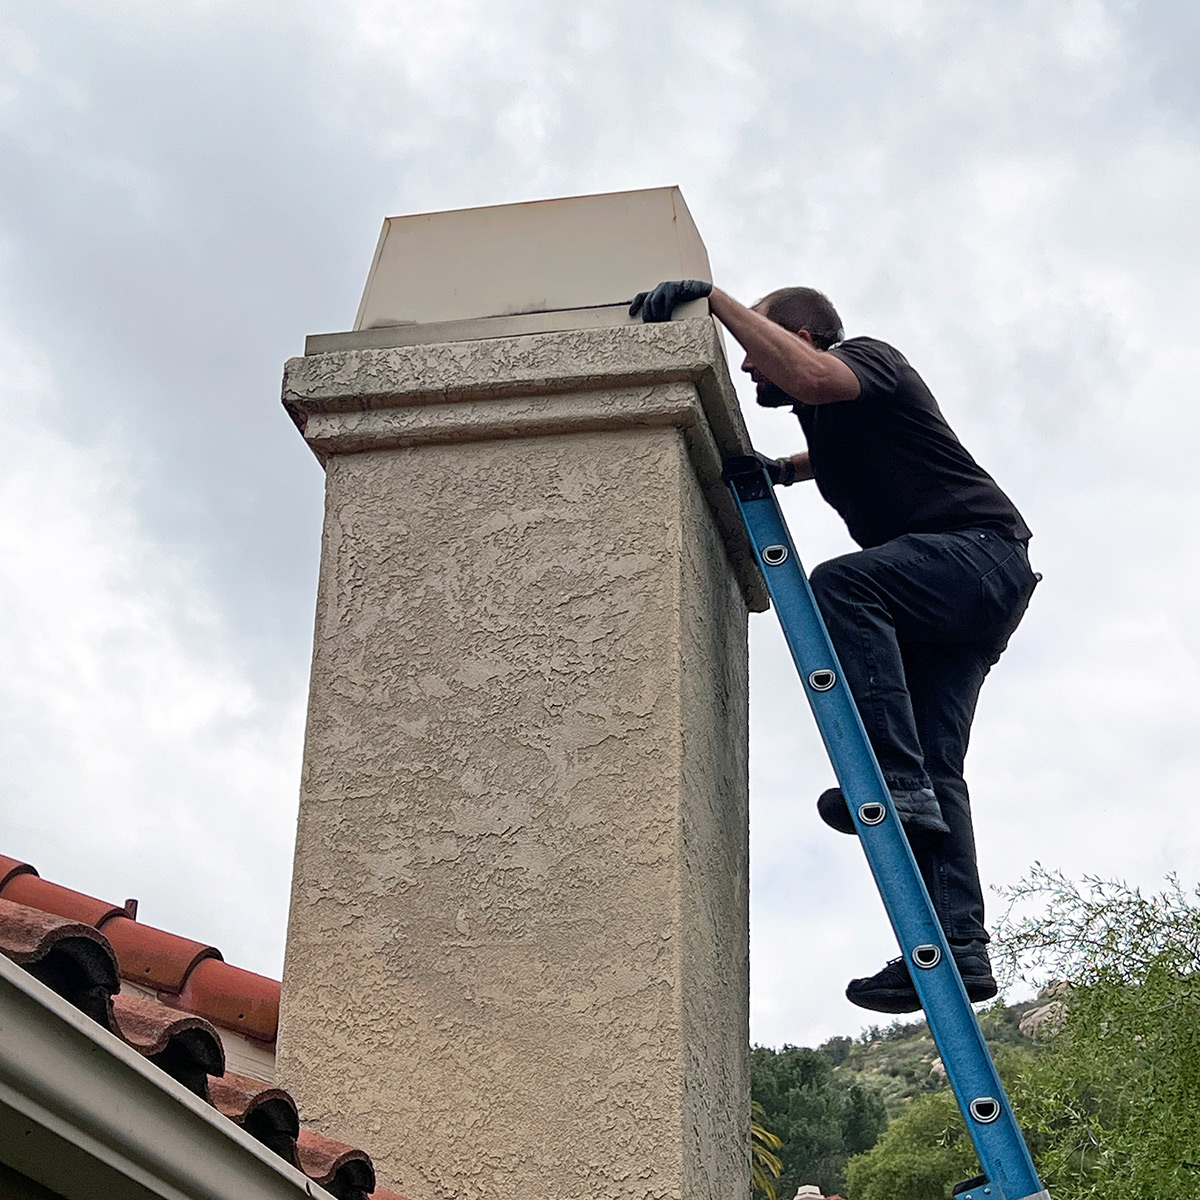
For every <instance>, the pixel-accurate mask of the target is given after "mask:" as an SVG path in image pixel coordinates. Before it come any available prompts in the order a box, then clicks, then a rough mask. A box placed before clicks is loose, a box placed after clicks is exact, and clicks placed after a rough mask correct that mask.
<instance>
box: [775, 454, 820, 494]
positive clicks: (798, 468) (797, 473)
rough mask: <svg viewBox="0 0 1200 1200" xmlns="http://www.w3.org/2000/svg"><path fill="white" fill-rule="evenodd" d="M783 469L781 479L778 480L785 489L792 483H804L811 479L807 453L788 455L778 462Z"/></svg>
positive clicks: (811, 473) (811, 474) (810, 466)
mask: <svg viewBox="0 0 1200 1200" xmlns="http://www.w3.org/2000/svg"><path fill="white" fill-rule="evenodd" d="M779 463H780V465H781V466H782V467H783V478H782V479H781V480H780V483H782V484H783V485H784V486H785V487H787V486H789V485H791V484H793V483H804V481H805V480H808V479H811V478H812V477H813V469H812V463H810V462H809V461H808V451H807V450H801V451H800V453H799V454H789V455H788V456H787V457H786V458H781V459H780V460H779Z"/></svg>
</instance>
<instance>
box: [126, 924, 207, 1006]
mask: <svg viewBox="0 0 1200 1200" xmlns="http://www.w3.org/2000/svg"><path fill="white" fill-rule="evenodd" d="M104 936H105V937H106V938H108V940H109V942H110V943H111V944H112V948H113V949H114V950H115V951H116V952H117V962H118V963H119V964H120V967H121V975H122V976H123V977H124V978H125V979H128V980H129V981H130V982H132V983H138V984H141V985H142V987H152V988H157V989H158V990H160V991H164V992H175V993H178V992H179V991H180V989H181V988H182V987H183V985H184V981H185V980H186V979H187V977H188V974H189V972H190V971H191V970H192V968H193V967H194V966H195V965H196V964H197V963H199V962H202V961H203V960H204V959H206V958H220V957H221V952H220V951H219V950H218V949H217V948H216V947H215V946H206V945H204V944H203V942H193V941H192V940H191V938H185V937H180V936H179V935H178V934H177V933H167V931H166V930H164V929H155V928H154V926H153V925H143V924H142V923H141V922H140V921H131V920H130V919H129V918H128V917H126V916H116V917H113V918H112V919H111V920H108V921H105V923H104Z"/></svg>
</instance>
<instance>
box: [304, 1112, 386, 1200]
mask: <svg viewBox="0 0 1200 1200" xmlns="http://www.w3.org/2000/svg"><path fill="white" fill-rule="evenodd" d="M296 1152H297V1153H298V1154H299V1156H300V1169H301V1170H302V1171H303V1172H304V1173H305V1175H307V1176H308V1177H309V1179H311V1180H312V1181H313V1182H314V1183H317V1184H319V1185H320V1186H321V1187H323V1188H324V1189H325V1190H326V1191H327V1192H329V1193H330V1194H331V1195H334V1196H337V1197H338V1200H358V1196H362V1197H363V1200H365V1198H366V1197H367V1196H369V1195H370V1193H371V1192H373V1191H374V1190H375V1167H374V1164H373V1163H372V1162H371V1158H370V1156H369V1155H368V1154H367V1153H366V1152H365V1151H363V1150H356V1149H355V1148H354V1147H353V1146H347V1145H345V1144H343V1143H342V1142H335V1141H334V1140H333V1139H332V1138H327V1137H323V1136H322V1135H321V1134H319V1133H313V1131H312V1130H311V1129H301V1130H300V1136H299V1137H298V1138H297V1139H296Z"/></svg>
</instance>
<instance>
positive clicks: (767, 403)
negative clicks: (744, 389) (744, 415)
mask: <svg viewBox="0 0 1200 1200" xmlns="http://www.w3.org/2000/svg"><path fill="white" fill-rule="evenodd" d="M756 387H757V390H758V397H757V399H758V403H759V404H760V405H762V407H763V408H793V407H794V406H795V405H796V404H797V403H799V401H797V399H796V397H795V396H789V395H788V394H787V392H785V391H784V390H783V388H781V387H779V386H778V385H777V384H774V383H771V381H770V380H763V382H762V383H760V384H757V385H756Z"/></svg>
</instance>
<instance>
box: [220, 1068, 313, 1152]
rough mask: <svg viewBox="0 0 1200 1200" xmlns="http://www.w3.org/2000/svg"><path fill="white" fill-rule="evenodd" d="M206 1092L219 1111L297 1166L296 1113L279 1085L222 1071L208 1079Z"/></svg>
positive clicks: (297, 1119) (298, 1118)
mask: <svg viewBox="0 0 1200 1200" xmlns="http://www.w3.org/2000/svg"><path fill="white" fill-rule="evenodd" d="M208 1092H209V1099H210V1100H211V1101H212V1104H213V1106H214V1107H215V1108H216V1110H217V1111H218V1112H219V1113H221V1114H222V1115H223V1116H226V1117H228V1118H229V1119H230V1120H231V1121H233V1122H234V1123H235V1124H237V1125H240V1126H241V1127H242V1128H243V1129H244V1130H245V1131H246V1132H247V1133H248V1134H249V1135H250V1136H251V1137H252V1138H256V1139H257V1140H258V1141H260V1142H261V1143H262V1144H263V1145H264V1146H266V1147H267V1149H268V1150H274V1151H275V1153H276V1154H278V1155H279V1156H280V1158H282V1159H285V1160H286V1161H287V1162H288V1163H290V1164H291V1165H292V1166H293V1167H299V1166H300V1159H299V1157H298V1156H297V1154H296V1138H297V1137H299V1136H300V1116H299V1114H298V1113H297V1112H296V1102H295V1101H294V1100H293V1099H292V1098H291V1096H289V1095H288V1093H287V1092H285V1091H284V1090H283V1088H277V1087H264V1086H263V1085H262V1084H261V1083H259V1082H258V1080H256V1079H247V1078H246V1077H245V1076H244V1075H237V1074H235V1073H234V1072H233V1071H226V1072H225V1074H224V1075H222V1076H221V1077H220V1079H213V1080H210V1081H209V1085H208Z"/></svg>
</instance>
